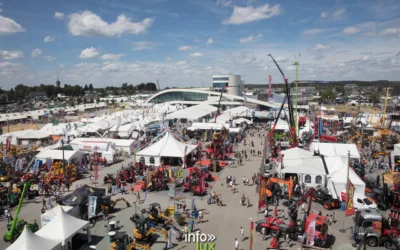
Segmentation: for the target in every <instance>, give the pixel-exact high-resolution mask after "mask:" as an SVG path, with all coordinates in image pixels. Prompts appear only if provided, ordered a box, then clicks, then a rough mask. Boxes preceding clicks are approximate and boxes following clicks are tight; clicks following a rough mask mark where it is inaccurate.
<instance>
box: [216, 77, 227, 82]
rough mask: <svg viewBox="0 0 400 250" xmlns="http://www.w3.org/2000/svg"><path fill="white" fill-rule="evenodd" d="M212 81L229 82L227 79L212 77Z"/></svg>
mask: <svg viewBox="0 0 400 250" xmlns="http://www.w3.org/2000/svg"><path fill="white" fill-rule="evenodd" d="M213 81H229V77H214V78H213Z"/></svg>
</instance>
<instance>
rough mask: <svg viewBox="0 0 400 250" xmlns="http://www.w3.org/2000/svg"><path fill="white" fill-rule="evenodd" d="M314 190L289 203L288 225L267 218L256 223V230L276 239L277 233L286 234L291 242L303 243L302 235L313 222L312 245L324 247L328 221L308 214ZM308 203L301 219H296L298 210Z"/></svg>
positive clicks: (323, 217) (311, 189) (275, 219)
mask: <svg viewBox="0 0 400 250" xmlns="http://www.w3.org/2000/svg"><path fill="white" fill-rule="evenodd" d="M315 192H316V190H315V189H314V188H310V189H309V190H308V191H307V192H306V193H305V195H304V196H303V197H301V198H300V200H299V201H297V202H294V201H293V200H292V201H291V202H290V205H289V209H288V213H289V216H290V218H291V221H290V223H289V224H287V225H286V224H285V223H284V222H283V221H282V220H278V219H277V218H276V217H267V218H266V219H262V220H259V221H257V222H256V230H257V231H259V232H261V231H264V233H265V234H271V235H272V236H273V237H276V236H277V235H278V234H279V233H278V232H283V233H287V234H288V235H289V237H290V238H291V239H292V240H295V241H298V240H300V241H302V242H304V241H305V240H306V239H305V238H304V234H305V233H306V231H307V229H308V228H309V226H310V224H311V223H314V222H315V233H314V245H315V246H318V247H324V246H325V245H326V241H327V234H328V220H327V218H326V217H325V216H320V215H317V214H310V209H311V203H312V197H313V196H314V194H315ZM307 199H309V201H308V209H307V212H306V213H305V214H304V218H303V219H299V220H298V219H297V217H298V208H299V207H300V206H301V205H302V204H303V203H304V202H306V201H307ZM306 237H307V236H306Z"/></svg>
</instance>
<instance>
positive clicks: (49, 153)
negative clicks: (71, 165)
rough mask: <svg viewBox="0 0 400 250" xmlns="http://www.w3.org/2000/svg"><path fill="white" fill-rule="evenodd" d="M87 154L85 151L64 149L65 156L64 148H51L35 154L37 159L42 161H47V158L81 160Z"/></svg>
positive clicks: (69, 160)
mask: <svg viewBox="0 0 400 250" xmlns="http://www.w3.org/2000/svg"><path fill="white" fill-rule="evenodd" d="M84 155H85V152H81V151H75V150H64V157H63V150H57V149H50V150H45V151H42V152H40V153H38V154H37V155H36V156H35V159H37V160H41V161H42V162H46V160H47V159H52V160H53V161H54V160H62V159H64V160H66V161H68V162H73V161H75V162H79V161H80V160H81V159H82V157H83V156H84Z"/></svg>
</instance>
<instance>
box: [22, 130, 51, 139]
mask: <svg viewBox="0 0 400 250" xmlns="http://www.w3.org/2000/svg"><path fill="white" fill-rule="evenodd" d="M47 137H49V135H48V134H46V133H44V132H42V131H40V130H33V131H29V132H27V133H26V134H24V135H21V136H19V137H18V138H19V139H44V138H47Z"/></svg>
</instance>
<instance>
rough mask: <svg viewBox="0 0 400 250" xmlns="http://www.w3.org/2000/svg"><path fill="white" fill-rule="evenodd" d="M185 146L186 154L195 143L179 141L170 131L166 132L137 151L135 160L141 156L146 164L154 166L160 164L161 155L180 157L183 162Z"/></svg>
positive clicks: (191, 149) (194, 146)
mask: <svg viewBox="0 0 400 250" xmlns="http://www.w3.org/2000/svg"><path fill="white" fill-rule="evenodd" d="M185 148H186V155H188V154H189V153H190V152H192V151H193V150H194V149H196V148H197V145H190V144H186V143H183V142H180V141H178V140H177V139H175V137H174V136H173V134H172V133H170V132H166V133H165V134H164V135H163V136H162V138H160V139H159V140H158V141H156V142H155V143H153V144H151V145H149V146H147V147H145V148H144V149H142V150H140V151H139V152H137V153H136V160H137V161H139V160H140V158H141V157H143V158H144V159H145V163H146V164H149V165H150V164H152V165H156V166H160V165H161V157H171V158H181V159H182V162H183V157H184V156H185ZM151 158H153V159H151Z"/></svg>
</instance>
